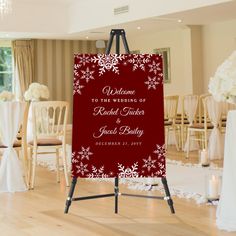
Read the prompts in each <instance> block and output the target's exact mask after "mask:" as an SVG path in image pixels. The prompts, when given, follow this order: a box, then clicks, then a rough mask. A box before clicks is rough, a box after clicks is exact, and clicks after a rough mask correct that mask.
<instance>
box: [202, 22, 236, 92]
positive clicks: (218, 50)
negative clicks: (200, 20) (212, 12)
mask: <svg viewBox="0 0 236 236" xmlns="http://www.w3.org/2000/svg"><path fill="white" fill-rule="evenodd" d="M202 42H203V79H204V91H205V92H207V90H208V83H209V78H210V77H211V76H214V73H215V71H216V69H217V67H218V66H219V65H220V64H221V63H222V62H223V61H224V60H225V59H226V58H227V57H228V56H229V55H230V54H231V53H232V52H233V51H234V50H236V20H233V21H226V22H220V23H215V24H210V25H207V26H204V27H203V32H202Z"/></svg>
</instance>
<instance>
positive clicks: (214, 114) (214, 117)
mask: <svg viewBox="0 0 236 236" xmlns="http://www.w3.org/2000/svg"><path fill="white" fill-rule="evenodd" d="M205 102H206V107H207V112H208V116H209V118H210V120H211V123H212V124H213V126H214V128H213V130H212V131H211V134H210V137H209V145H208V152H209V158H210V160H213V159H222V158H223V150H224V148H223V145H224V142H223V138H222V135H221V132H220V129H219V124H220V119H221V114H222V104H221V103H219V102H216V101H215V100H214V98H213V97H212V96H209V97H207V98H205Z"/></svg>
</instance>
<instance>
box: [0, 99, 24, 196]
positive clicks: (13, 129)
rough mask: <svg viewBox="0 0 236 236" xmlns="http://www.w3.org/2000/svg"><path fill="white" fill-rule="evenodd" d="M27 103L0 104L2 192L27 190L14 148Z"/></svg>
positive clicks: (0, 184)
mask: <svg viewBox="0 0 236 236" xmlns="http://www.w3.org/2000/svg"><path fill="white" fill-rule="evenodd" d="M25 108H26V103H24V102H17V101H11V102H10V101H8V102H0V136H1V141H2V143H3V145H4V146H6V147H7V148H4V152H3V156H2V160H1V166H0V192H18V191H25V190H27V188H26V185H25V182H24V179H23V172H22V168H21V163H20V161H19V159H18V156H17V153H16V151H15V149H14V148H13V144H14V141H15V140H16V136H17V133H18V131H19V128H20V125H21V123H22V120H23V116H24V111H25Z"/></svg>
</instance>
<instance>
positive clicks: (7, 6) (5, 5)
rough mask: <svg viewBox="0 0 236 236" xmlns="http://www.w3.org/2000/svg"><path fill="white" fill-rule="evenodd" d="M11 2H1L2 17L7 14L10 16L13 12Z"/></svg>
mask: <svg viewBox="0 0 236 236" xmlns="http://www.w3.org/2000/svg"><path fill="white" fill-rule="evenodd" d="M11 5H12V3H11V0H0V14H1V16H3V15H5V14H9V13H10V12H11V10H12V8H11Z"/></svg>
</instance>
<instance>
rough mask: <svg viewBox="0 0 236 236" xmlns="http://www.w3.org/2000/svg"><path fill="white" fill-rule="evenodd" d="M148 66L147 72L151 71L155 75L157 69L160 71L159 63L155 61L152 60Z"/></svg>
mask: <svg viewBox="0 0 236 236" xmlns="http://www.w3.org/2000/svg"><path fill="white" fill-rule="evenodd" d="M148 66H149V67H150V70H149V72H153V73H154V74H155V75H156V74H157V72H158V71H161V68H160V63H156V62H155V61H153V62H152V64H149V65H148Z"/></svg>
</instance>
